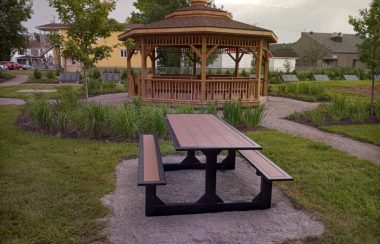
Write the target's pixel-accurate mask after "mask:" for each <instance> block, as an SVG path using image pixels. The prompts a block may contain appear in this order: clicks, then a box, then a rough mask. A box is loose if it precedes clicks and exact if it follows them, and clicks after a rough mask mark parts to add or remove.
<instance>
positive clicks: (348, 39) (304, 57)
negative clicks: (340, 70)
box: [293, 32, 366, 67]
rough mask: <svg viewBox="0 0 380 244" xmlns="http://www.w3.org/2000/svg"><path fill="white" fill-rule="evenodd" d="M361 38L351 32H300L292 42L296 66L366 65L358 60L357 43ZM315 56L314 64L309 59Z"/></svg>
mask: <svg viewBox="0 0 380 244" xmlns="http://www.w3.org/2000/svg"><path fill="white" fill-rule="evenodd" d="M361 42H362V40H361V39H360V38H359V37H357V36H356V35H353V34H342V33H315V32H302V34H301V38H300V39H299V40H298V41H297V42H295V43H294V44H293V50H294V51H295V52H296V53H297V55H298V57H299V61H298V62H297V66H301V67H302V66H316V67H366V66H365V65H364V64H363V63H361V62H360V61H359V55H358V48H357V45H358V44H360V43H361ZM313 57H317V59H318V60H317V62H316V63H315V64H312V63H310V59H313Z"/></svg>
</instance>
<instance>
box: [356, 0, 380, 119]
mask: <svg viewBox="0 0 380 244" xmlns="http://www.w3.org/2000/svg"><path fill="white" fill-rule="evenodd" d="M359 15H360V17H358V18H354V17H352V16H350V17H349V18H350V19H349V23H350V24H351V25H352V26H353V27H354V30H355V31H356V33H357V36H359V37H360V38H362V39H363V42H362V43H361V44H359V45H358V49H359V58H360V61H362V62H363V63H365V64H367V65H368V69H369V70H370V72H371V76H372V91H371V107H370V115H373V114H374V96H375V75H376V74H380V0H373V1H372V2H371V4H370V8H369V9H362V10H360V11H359Z"/></svg>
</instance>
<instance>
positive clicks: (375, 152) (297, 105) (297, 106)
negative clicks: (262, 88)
mask: <svg viewBox="0 0 380 244" xmlns="http://www.w3.org/2000/svg"><path fill="white" fill-rule="evenodd" d="M318 105H319V104H318V103H307V102H302V101H297V100H292V99H288V98H281V97H269V101H268V103H267V104H266V111H267V114H266V117H265V119H264V121H263V124H262V125H263V126H265V127H268V128H273V129H277V130H280V131H284V132H287V133H290V134H294V135H298V136H302V137H305V138H307V139H311V140H315V141H318V142H322V143H325V144H328V145H330V146H332V147H334V148H336V149H338V150H341V151H344V152H347V153H349V154H351V155H354V156H357V157H359V158H363V159H368V160H371V161H373V162H375V163H376V164H380V147H379V146H375V145H372V144H369V143H365V142H360V141H356V140H353V139H350V138H347V137H343V136H340V135H337V134H333V133H328V132H324V131H321V130H318V129H316V128H314V127H311V126H307V125H303V124H299V123H296V122H293V121H289V120H286V119H283V118H284V117H286V116H288V115H290V114H292V113H294V112H296V111H305V110H311V109H314V108H316V107H317V106H318Z"/></svg>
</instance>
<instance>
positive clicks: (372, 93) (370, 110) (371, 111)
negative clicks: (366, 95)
mask: <svg viewBox="0 0 380 244" xmlns="http://www.w3.org/2000/svg"><path fill="white" fill-rule="evenodd" d="M374 98H375V73H374V72H373V73H372V90H371V105H370V109H369V115H370V116H373V115H375V111H374V104H373V102H374Z"/></svg>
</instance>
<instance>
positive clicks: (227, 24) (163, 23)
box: [119, 5, 277, 42]
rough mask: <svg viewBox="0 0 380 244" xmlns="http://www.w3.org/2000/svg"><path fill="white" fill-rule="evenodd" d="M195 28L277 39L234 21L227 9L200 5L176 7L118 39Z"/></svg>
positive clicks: (258, 29) (271, 33)
mask: <svg viewBox="0 0 380 244" xmlns="http://www.w3.org/2000/svg"><path fill="white" fill-rule="evenodd" d="M196 28H198V32H216V33H218V32H220V33H224V34H227V33H231V34H239V35H247V36H252V35H255V34H256V35H257V36H268V37H270V38H271V39H272V42H276V41H277V37H276V35H275V34H274V33H273V32H272V31H271V30H267V29H264V28H261V27H257V26H255V25H250V24H246V23H242V22H239V21H235V20H233V18H232V15H231V14H230V13H228V12H227V11H224V10H222V9H217V8H211V7H207V6H202V5H192V6H189V7H186V8H182V9H178V10H176V11H174V12H172V13H169V14H168V15H166V16H165V18H164V19H162V20H159V21H156V22H153V23H150V24H146V25H142V26H139V27H136V28H133V29H130V30H129V31H127V32H125V33H123V34H122V35H120V36H119V39H120V40H124V39H126V38H128V37H133V36H136V35H148V34H152V33H155V34H160V33H172V34H175V33H176V30H180V31H178V33H179V32H180V33H185V32H186V31H187V30H188V32H189V33H194V32H196V30H195V29H196ZM231 30H235V31H231ZM236 30H240V31H236ZM160 31H162V32H160Z"/></svg>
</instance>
